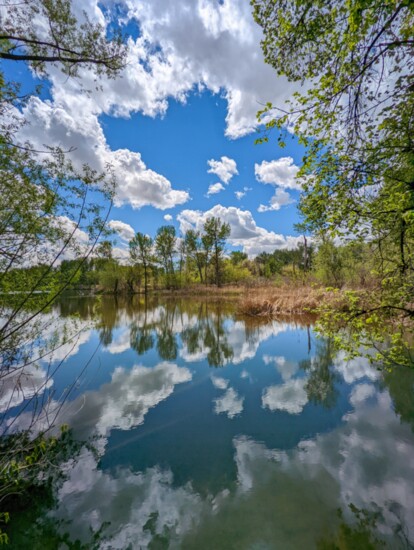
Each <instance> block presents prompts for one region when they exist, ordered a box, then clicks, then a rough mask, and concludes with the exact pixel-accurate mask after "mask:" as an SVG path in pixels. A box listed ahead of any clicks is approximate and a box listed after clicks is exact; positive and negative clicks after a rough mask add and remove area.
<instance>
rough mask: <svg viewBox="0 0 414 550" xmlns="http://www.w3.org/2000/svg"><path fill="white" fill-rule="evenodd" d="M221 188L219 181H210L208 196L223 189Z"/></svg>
mask: <svg viewBox="0 0 414 550" xmlns="http://www.w3.org/2000/svg"><path fill="white" fill-rule="evenodd" d="M223 190H224V187H223V185H222V184H221V183H220V182H218V183H212V184H211V185H210V186H209V188H208V191H207V196H208V197H209V196H210V195H216V194H217V193H220V191H223Z"/></svg>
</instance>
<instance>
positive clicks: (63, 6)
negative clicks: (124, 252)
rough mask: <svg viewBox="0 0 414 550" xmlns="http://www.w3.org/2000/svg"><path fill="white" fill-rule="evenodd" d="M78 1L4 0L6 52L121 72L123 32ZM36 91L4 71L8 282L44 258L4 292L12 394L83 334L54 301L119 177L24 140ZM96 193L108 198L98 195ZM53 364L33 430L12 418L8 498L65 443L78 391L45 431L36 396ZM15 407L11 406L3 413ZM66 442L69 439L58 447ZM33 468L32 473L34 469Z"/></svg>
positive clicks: (3, 350) (101, 222)
mask: <svg viewBox="0 0 414 550" xmlns="http://www.w3.org/2000/svg"><path fill="white" fill-rule="evenodd" d="M71 7H72V6H71V2H70V1H69V0H57V1H53V2H52V1H50V0H22V1H21V2H12V1H10V0H6V2H5V3H4V4H3V5H2V7H1V30H0V59H3V60H9V61H11V62H15V61H23V62H27V63H29V65H30V67H31V68H32V69H34V70H35V71H36V73H37V74H41V75H42V76H43V77H46V76H47V70H48V67H49V66H50V64H53V65H55V66H57V67H59V68H60V69H61V70H62V71H63V72H64V73H65V74H66V75H68V77H77V76H79V71H78V69H79V67H86V68H87V69H89V70H90V71H91V72H93V73H94V74H95V76H96V78H97V79H99V78H100V77H101V76H103V75H106V76H108V77H115V76H116V75H117V74H118V73H119V71H120V69H121V68H122V67H123V66H124V64H125V56H126V49H125V47H124V45H123V44H122V40H121V38H120V37H119V36H114V38H113V39H111V40H108V38H107V35H106V30H105V29H103V28H102V27H100V26H99V25H94V24H92V23H90V22H89V21H88V19H87V17H86V16H84V17H83V20H82V21H79V20H77V19H76V17H75V16H74V15H73V11H72V9H71ZM34 93H37V91H36V90H35V91H34ZM29 99H30V94H26V95H22V94H21V93H20V89H19V85H18V83H16V82H13V81H7V80H6V78H5V76H4V74H3V71H1V70H0V283H2V282H4V281H6V280H8V279H9V276H10V274H13V273H16V268H27V267H30V266H35V268H34V269H32V270H31V275H30V277H29V278H27V279H26V281H27V283H28V284H27V286H26V287H25V288H24V290H23V291H22V292H18V293H14V294H10V293H9V294H8V295H7V296H3V299H2V304H1V307H0V316H1V318H2V321H3V322H2V326H1V328H0V362H1V369H0V379H1V380H7V381H8V384H13V383H14V388H13V390H12V395H13V394H14V393H15V392H18V391H20V390H19V388H20V384H21V381H22V379H23V378H24V376H29V374H30V372H29V373H28V374H26V371H27V369H29V371H30V369H33V368H34V369H35V368H36V365H37V363H38V361H40V360H43V361H47V360H48V359H47V358H48V357H49V361H52V360H53V351H54V350H55V349H56V348H58V347H59V346H60V345H62V344H63V343H68V342H70V341H71V340H74V338H76V335H77V334H78V330H77V329H76V328H74V327H72V328H71V327H70V326H69V324H68V325H66V326H65V327H60V329H61V330H57V328H56V327H55V328H54V329H53V331H51V330H50V329H51V328H53V325H54V322H53V311H52V309H51V307H52V305H53V304H54V302H55V301H56V298H57V297H58V296H59V295H60V294H61V293H62V291H63V290H65V289H66V288H68V286H69V285H70V284H71V282H72V281H74V280H75V279H76V277H77V276H78V273H79V272H80V271H81V270H82V268H83V266H85V265H86V263H87V262H88V258H89V257H90V256H91V254H92V252H93V250H94V247H95V246H96V245H97V244H98V243H99V241H100V240H102V238H103V237H104V235H105V222H106V218H107V216H108V213H109V210H110V206H111V202H112V197H113V193H114V186H115V178H114V174H113V171H112V169H111V167H110V166H107V167H106V169H105V172H104V173H97V172H95V171H94V170H92V169H91V168H90V167H89V166H87V165H84V166H83V167H82V168H81V169H76V168H75V167H74V166H73V164H72V162H71V161H70V160H69V158H68V156H67V154H66V152H65V151H62V150H61V149H60V148H59V147H55V146H52V145H49V146H45V148H44V150H43V151H37V150H35V149H34V148H33V146H32V145H31V144H30V143H27V142H26V143H22V142H21V141H19V140H18V137H17V134H18V132H19V131H20V130H21V128H22V126H24V124H25V120H24V119H23V116H24V111H23V109H22V107H23V106H24V104H25V102H27V101H28V100H29ZM74 145H76V144H74ZM96 193H98V194H100V195H101V196H103V198H104V200H97V195H96ZM100 203H101V204H102V203H103V204H104V207H103V208H101V207H99V206H98V205H99V204H100ZM105 210H106V212H105ZM64 259H71V260H74V259H76V261H74V262H72V263H70V264H66V265H65V268H64V277H55V276H54V275H55V274H56V270H57V266H58V265H59V263H60V262H61V261H62V260H64ZM39 291H41V292H39ZM48 330H49V332H53V335H52V336H51V337H50V338H49V339H48V338H47V336H45V334H47V332H48ZM56 368H57V367H56ZM53 372H54V370H53V369H52V370H47V377H46V380H45V382H44V384H43V386H42V387H41V388H40V390H37V391H35V392H34V393H33V394H31V395H30V397H29V398H28V399H27V400H26V402H25V405H24V406H23V407H22V410H25V408H26V409H27V410H31V411H32V413H31V414H32V416H31V421H30V422H29V423H28V427H27V429H25V430H23V431H22V432H20V433H17V434H14V435H7V434H8V433H9V434H10V432H12V431H13V429H15V426H13V424H14V423H15V421H16V418H15V419H14V420H13V422H9V423H7V426H6V425H4V424H3V425H2V443H4V445H2V453H1V458H0V470H1V471H2V472H3V475H5V474H7V476H8V480H7V481H8V482H9V483H11V485H12V486H13V488H12V489H10V484H9V485H4V487H6V490H5V492H3V493H2V495H1V498H2V504H3V505H4V504H5V503H6V502H7V498H8V495H9V492H8V490H9V491H10V492H11V493H19V492H22V493H23V492H24V491H28V490H30V483H23V484H22V483H21V479H20V477H21V474H20V473H18V474H16V472H19V471H20V465H22V471H24V472H25V481H29V482H30V480H37V481H39V480H42V481H43V482H44V483H47V481H48V473H47V469H48V468H49V466H51V465H52V464H51V454H50V453H49V450H48V449H49V445H50V446H53V445H55V443H56V442H54V440H50V439H47V435H48V433H49V430H50V429H51V428H52V425H53V420H52V419H55V418H56V417H57V411H58V409H59V408H60V407H62V406H63V403H64V400H65V399H67V396H68V395H69V391H68V392H67V394H66V396H65V398H64V399H63V400H62V402H61V403H60V404H59V406H58V407H57V408H56V409H55V411H54V414H53V415H51V416H50V417H49V421H50V424H49V425H45V426H43V427H42V429H41V432H40V433H38V432H36V431H35V430H34V428H35V425H36V421H37V420H38V419H39V415H40V414H42V412H44V411H42V407H41V406H38V404H36V399H37V397H38V396H39V393H38V391H40V392H41V391H43V390H45V388H47V387H48V384H50V380H51V376H52V373H53ZM72 387H73V386H72ZM45 395H46V394H45ZM6 416H7V410H6V411H4V413H3V416H2V419H3V421H4V419H5V418H6ZM46 417H47V414H46V415H45V418H46ZM60 447H61V444H60V443H59V445H58V446H57V451H59V449H60ZM39 448H40V449H42V452H41V453H40V454H39V452H38V449H39ZM45 449H47V452H46V451H45ZM29 466H30V468H29ZM29 471H30V476H29V475H26V474H27V473H28V472H29ZM7 488H9V489H8V490H7Z"/></svg>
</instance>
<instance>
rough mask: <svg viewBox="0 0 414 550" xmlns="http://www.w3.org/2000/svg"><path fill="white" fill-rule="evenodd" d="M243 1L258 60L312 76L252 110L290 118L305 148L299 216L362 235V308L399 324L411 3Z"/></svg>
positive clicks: (412, 116) (332, 272) (413, 271)
mask: <svg viewBox="0 0 414 550" xmlns="http://www.w3.org/2000/svg"><path fill="white" fill-rule="evenodd" d="M252 5H253V9H254V16H255V18H256V21H257V22H258V23H259V25H261V26H262V27H263V31H264V40H263V42H262V47H263V52H264V55H265V60H266V61H267V63H269V64H270V65H272V66H273V67H274V68H275V70H276V71H277V73H278V74H280V75H285V76H286V77H287V78H288V80H289V81H294V82H303V81H307V83H308V84H309V85H308V86H306V87H305V90H306V91H305V92H304V93H296V94H295V97H294V99H293V100H292V101H291V102H290V105H289V106H288V109H287V110H286V109H285V110H284V111H282V110H278V109H277V107H276V108H274V107H273V106H272V105H271V104H267V105H266V107H265V108H264V109H263V110H262V111H261V112H259V114H258V117H259V120H262V117H263V116H264V115H266V117H267V118H266V120H267V124H266V126H267V130H268V131H271V130H272V129H273V128H278V129H279V130H281V131H282V129H283V128H285V127H286V126H287V125H289V126H290V128H291V129H293V132H294V133H295V134H296V135H297V136H298V137H299V141H300V142H301V143H302V144H303V145H304V146H305V148H306V151H305V155H304V157H303V165H302V167H301V169H300V171H299V174H298V178H299V181H300V183H301V184H302V187H303V191H304V192H303V194H302V197H301V201H300V210H301V213H302V214H303V217H304V221H305V224H306V227H307V229H308V230H310V231H312V232H313V233H314V234H316V235H317V236H319V237H323V238H325V239H326V238H328V237H329V238H335V237H341V238H342V239H344V238H345V239H349V238H352V239H354V240H357V241H358V242H368V241H369V242H370V251H371V260H370V262H369V264H370V269H372V271H373V275H374V277H375V280H376V281H377V284H376V286H375V288H374V287H373V288H372V289H371V299H372V305H371V307H370V308H367V309H368V310H369V311H371V310H372V309H375V311H376V312H377V315H378V317H379V321H380V320H381V319H380V318H383V319H387V318H388V317H389V314H390V313H391V312H393V313H394V314H396V313H398V315H399V317H400V318H404V319H402V324H403V325H406V324H407V323H411V321H412V319H413V317H414V311H413V308H412V296H413V292H414V184H413V182H414V147H413V140H412V136H413V127H414V76H413V75H414V41H413V40H412V36H413V34H414V5H413V3H412V2H380V1H379V0H375V1H374V2H371V3H366V2H365V1H362V0H361V1H354V2H345V1H342V0H338V1H335V2H327V1H321V2H316V3H315V2H313V1H311V0H289V1H288V0H277V1H273V0H252ZM269 115H270V116H269ZM283 131H284V130H283ZM283 131H282V134H283ZM282 134H278V135H279V139H281V138H280V136H281V135H282ZM328 246H329V245H328ZM324 249H325V250H324V252H326V257H327V258H328V259H329V258H332V254H331V253H330V252H329V250H328V248H327V247H325V246H324ZM331 252H332V249H331ZM337 260H338V261H339V263H340V264H341V265H338V266H337V268H336V269H333V267H334V266H333V264H332V262H331V264H330V266H329V268H328V269H327V270H325V272H324V274H323V277H325V278H327V276H328V275H329V277H330V278H331V280H332V281H333V282H334V284H335V285H336V286H340V285H341V284H343V280H344V277H345V275H344V271H343V267H342V264H343V261H344V258H343V257H342V255H339V256H338V257H337ZM320 267H321V266H320ZM367 315H368V316H365V315H363V316H362V317H361V322H365V319H366V320H367V321H368V319H369V314H367ZM368 324H369V323H368ZM401 330H402V328H401V327H400V329H398V330H397V332H401ZM397 348H398V345H396V346H395V350H396V355H398V353H397Z"/></svg>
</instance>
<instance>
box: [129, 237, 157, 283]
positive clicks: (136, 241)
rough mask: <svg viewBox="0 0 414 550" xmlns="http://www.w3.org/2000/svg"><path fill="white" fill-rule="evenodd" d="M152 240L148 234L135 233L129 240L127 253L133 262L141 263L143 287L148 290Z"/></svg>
mask: <svg viewBox="0 0 414 550" xmlns="http://www.w3.org/2000/svg"><path fill="white" fill-rule="evenodd" d="M153 245H154V242H153V240H152V239H151V237H150V236H149V235H144V234H143V233H139V232H138V233H136V235H135V236H134V237H133V238H132V239H131V240H130V241H129V255H130V257H131V260H132V261H133V262H134V264H139V265H142V266H143V268H144V289H145V294H147V292H148V269H149V268H150V267H151V264H152V249H153Z"/></svg>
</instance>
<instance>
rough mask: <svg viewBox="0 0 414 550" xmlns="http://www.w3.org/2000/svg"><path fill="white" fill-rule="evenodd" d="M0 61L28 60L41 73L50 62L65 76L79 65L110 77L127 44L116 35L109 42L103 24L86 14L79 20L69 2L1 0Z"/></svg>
mask: <svg viewBox="0 0 414 550" xmlns="http://www.w3.org/2000/svg"><path fill="white" fill-rule="evenodd" d="M45 29H47V31H45ZM0 59H7V60H12V61H27V62H29V63H30V64H31V66H32V67H33V68H34V69H35V70H36V71H37V72H40V73H43V74H44V73H46V72H47V69H46V67H47V65H49V64H54V65H58V66H59V68H60V69H61V70H62V71H63V72H64V73H65V74H67V75H68V76H76V75H77V74H78V69H79V67H80V66H83V67H86V68H88V69H93V70H95V71H96V74H97V76H101V75H103V74H106V75H107V76H109V77H115V76H117V74H118V73H119V71H120V70H121V69H122V67H123V66H124V64H125V61H126V48H125V46H124V43H123V39H122V36H121V35H120V34H119V33H113V35H112V38H111V40H108V39H107V36H106V31H105V29H104V28H103V26H102V25H100V24H94V23H92V22H91V21H89V19H88V16H87V14H86V12H84V14H83V20H82V21H78V20H77V19H76V17H75V16H74V14H73V10H72V3H71V1H70V0H55V1H51V0H23V1H22V2H14V1H11V0H6V2H5V4H4V5H3V7H2V21H1V34H0Z"/></svg>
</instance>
